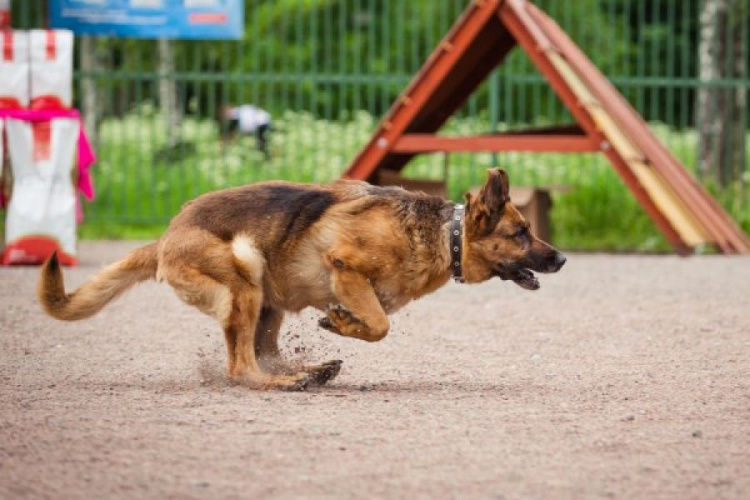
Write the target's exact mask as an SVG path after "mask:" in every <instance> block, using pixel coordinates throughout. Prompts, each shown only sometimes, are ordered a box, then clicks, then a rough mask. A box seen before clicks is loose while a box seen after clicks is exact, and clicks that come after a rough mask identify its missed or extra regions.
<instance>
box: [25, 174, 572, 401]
mask: <svg viewBox="0 0 750 500" xmlns="http://www.w3.org/2000/svg"><path fill="white" fill-rule="evenodd" d="M564 263H565V256H564V255H563V254H561V253H560V252H559V251H557V250H556V249H554V248H553V247H551V246H550V245H548V244H547V243H545V242H543V241H541V240H539V239H538V238H537V237H536V236H535V235H534V234H533V232H532V231H531V229H530V227H529V224H528V222H526V221H525V220H524V218H523V217H522V216H521V214H520V213H519V212H518V210H517V209H516V208H515V207H514V206H513V205H512V204H511V202H510V199H509V195H508V176H507V174H506V173H505V171H503V170H500V169H491V170H488V177H487V181H486V183H485V184H484V186H483V187H482V188H481V190H480V191H479V192H478V193H477V195H471V194H467V195H466V203H465V206H463V205H456V204H454V203H453V202H451V201H446V200H443V199H442V198H440V197H436V196H428V195H426V194H424V193H414V192H409V191H406V190H404V189H401V188H398V187H377V186H373V185H370V184H367V183H365V182H360V181H350V180H340V181H337V182H334V183H333V184H332V185H330V186H320V185H305V184H294V183H290V182H282V181H276V182H264V183H258V184H252V185H249V186H243V187H238V188H231V189H225V190H221V191H216V192H213V193H209V194H206V195H203V196H200V197H199V198H197V199H195V200H193V201H191V202H188V203H186V204H185V206H184V207H183V208H182V210H181V211H180V213H179V214H178V215H177V216H176V217H174V219H172V221H171V223H170V226H169V228H168V229H167V231H166V232H165V233H164V235H163V236H162V237H161V239H159V240H158V241H157V242H154V243H151V244H149V245H146V246H144V247H141V248H139V249H137V250H134V251H133V252H131V253H130V254H129V255H127V256H126V257H125V258H124V259H122V260H120V261H118V262H116V263H114V264H111V265H109V266H108V267H106V268H104V269H103V270H102V271H101V272H99V273H98V274H97V275H95V276H94V277H93V278H92V279H91V280H90V281H88V282H87V283H85V284H84V285H82V286H81V287H80V288H79V289H78V290H76V291H74V292H72V293H66V292H65V286H64V284H63V277H62V272H61V269H60V264H59V262H58V259H57V256H56V255H52V256H51V257H50V258H49V259H48V260H47V262H46V263H45V264H44V266H43V268H42V272H41V279H40V282H39V287H38V296H39V301H40V302H41V304H42V306H43V308H44V310H45V311H46V312H47V313H48V314H49V315H51V316H53V317H55V318H57V319H61V320H79V319H83V318H87V317H89V316H91V315H93V314H95V313H97V312H98V311H99V310H101V309H102V308H103V307H104V306H105V305H106V304H107V303H109V302H110V301H111V300H113V299H114V298H116V297H117V296H119V295H120V294H121V293H123V292H124V291H125V290H127V289H128V288H130V287H131V286H133V285H134V284H136V283H138V282H141V281H144V280H148V279H156V280H157V281H166V282H167V283H169V284H170V285H171V286H172V288H174V290H175V292H176V293H177V296H178V297H179V298H180V299H182V300H183V301H184V302H186V303H188V304H190V305H192V306H195V307H197V308H198V309H199V310H201V311H202V312H203V313H205V314H207V315H209V316H212V317H213V318H215V319H216V320H218V321H219V323H220V324H221V326H222V328H223V329H224V336H225V340H226V347H227V355H228V371H229V376H230V377H231V378H232V379H233V380H236V381H238V382H242V383H244V384H247V385H249V386H250V387H252V388H257V389H286V390H303V389H305V387H307V385H308V384H309V383H314V384H324V383H326V382H327V381H329V380H331V379H332V378H334V377H335V376H336V375H337V374H338V373H339V370H340V368H341V361H329V362H327V363H323V364H320V365H314V366H300V365H294V364H291V363H288V362H285V361H284V360H283V359H282V358H281V355H280V352H279V344H278V337H279V329H280V326H281V322H282V319H283V317H284V313H285V312H286V311H294V312H296V311H300V310H301V309H303V308H305V307H308V306H312V307H314V308H316V309H318V310H320V311H322V312H323V313H324V314H325V316H323V317H322V318H321V319H320V321H319V325H320V326H321V327H322V328H324V329H326V330H329V331H331V332H333V333H335V334H338V335H342V336H345V337H354V338H358V339H362V340H366V341H368V342H375V341H378V340H381V339H382V338H383V337H385V335H386V334H387V333H388V328H389V326H390V325H389V320H388V316H387V314H388V313H391V312H394V311H396V310H398V309H399V308H401V307H402V306H403V305H405V304H406V303H408V302H409V301H411V300H414V299H417V298H419V297H422V296H423V295H426V294H428V293H431V292H433V291H435V290H437V289H438V288H439V287H441V286H443V285H444V284H445V283H446V282H447V281H448V280H449V279H450V278H451V276H454V277H456V278H459V279H460V281H463V282H465V283H480V282H483V281H486V280H489V279H490V278H492V277H500V278H501V279H503V280H511V281H514V282H515V283H516V284H518V285H519V286H521V287H522V288H525V289H528V290H535V289H537V288H539V282H538V281H537V279H536V277H535V276H534V274H533V272H532V271H537V272H541V273H554V272H557V271H559V270H560V268H561V267H562V266H563V264H564Z"/></svg>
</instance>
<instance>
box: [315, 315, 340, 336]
mask: <svg viewBox="0 0 750 500" xmlns="http://www.w3.org/2000/svg"><path fill="white" fill-rule="evenodd" d="M318 326H319V327H321V328H323V329H324V330H328V331H329V332H333V333H338V334H339V335H340V334H341V332H340V331H338V329H337V328H336V326H335V325H334V324H333V321H331V318H329V317H328V316H323V317H322V318H320V319H319V320H318Z"/></svg>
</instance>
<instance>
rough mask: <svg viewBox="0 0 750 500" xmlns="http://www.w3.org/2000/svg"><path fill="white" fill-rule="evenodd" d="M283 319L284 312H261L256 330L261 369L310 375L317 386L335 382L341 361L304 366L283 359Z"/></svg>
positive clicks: (258, 358) (256, 345)
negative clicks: (280, 346)
mask: <svg viewBox="0 0 750 500" xmlns="http://www.w3.org/2000/svg"><path fill="white" fill-rule="evenodd" d="M283 318H284V313H283V311H281V310H280V309H275V308H273V307H270V306H264V307H263V309H262V310H261V312H260V318H259V319H258V324H257V327H256V328H255V355H256V358H257V360H258V364H259V365H260V367H261V369H262V370H267V371H269V372H272V373H280V374H286V375H293V374H296V373H299V372H304V373H308V374H309V375H310V381H311V382H313V383H315V384H317V385H323V384H325V383H327V382H329V381H331V380H333V379H334V378H335V377H336V376H337V375H338V374H339V372H340V371H341V361H340V360H333V361H326V362H325V363H321V364H319V365H302V364H298V363H290V362H288V361H285V360H284V359H283V358H282V357H281V351H280V350H279V331H280V330H281V323H282V320H283Z"/></svg>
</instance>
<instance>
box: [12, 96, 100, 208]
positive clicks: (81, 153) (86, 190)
mask: <svg viewBox="0 0 750 500" xmlns="http://www.w3.org/2000/svg"><path fill="white" fill-rule="evenodd" d="M2 118H14V119H16V120H24V121H27V122H41V121H46V120H52V119H53V118H75V119H77V120H79V121H80V120H81V113H79V112H78V110H77V109H44V110H33V109H0V119H2ZM94 163H96V154H95V153H94V148H92V147H91V142H89V138H88V136H87V135H86V130H85V129H84V128H83V122H81V127H80V132H79V134H78V190H79V191H80V192H81V194H83V196H84V197H85V198H86V199H87V200H89V201H91V200H93V199H94V198H95V197H96V192H95V191H94V181H93V180H92V179H91V172H90V168H91V165H93V164H94ZM76 201H77V202H78V203H77V205H76V214H77V219H78V222H81V221H83V209H82V208H81V203H80V200H78V198H77V197H76Z"/></svg>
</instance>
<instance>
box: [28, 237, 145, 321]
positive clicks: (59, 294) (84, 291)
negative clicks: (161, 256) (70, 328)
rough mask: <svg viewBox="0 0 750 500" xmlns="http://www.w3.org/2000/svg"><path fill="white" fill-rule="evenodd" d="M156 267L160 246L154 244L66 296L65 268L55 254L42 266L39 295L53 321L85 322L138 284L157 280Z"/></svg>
mask: <svg viewBox="0 0 750 500" xmlns="http://www.w3.org/2000/svg"><path fill="white" fill-rule="evenodd" d="M157 267H158V257H157V243H151V244H149V245H146V246H144V247H141V248H138V249H136V250H134V251H132V252H130V253H129V254H128V255H127V256H126V257H125V258H124V259H122V260H120V261H118V262H115V263H114V264H110V265H109V266H107V267H105V268H104V269H102V270H101V272H99V274H97V275H96V276H94V277H93V278H91V279H90V280H89V281H88V282H86V283H84V284H83V285H82V286H81V287H80V288H79V289H78V290H76V291H74V292H71V293H65V284H64V282H63V275H62V269H61V268H60V262H59V260H58V259H57V254H56V253H55V254H52V256H51V257H50V258H49V259H47V262H45V263H44V266H43V267H42V275H41V277H40V279H39V286H38V287H37V296H38V298H39V302H40V303H41V304H42V307H43V308H44V310H45V311H46V312H47V314H49V315H50V316H52V317H53V318H57V319H61V320H65V321H74V320H78V319H84V318H88V317H89V316H93V315H94V314H96V313H97V312H99V311H100V310H101V309H102V308H103V307H104V306H105V305H107V304H108V303H109V302H111V301H112V300H114V299H115V298H117V297H118V296H120V295H121V294H122V293H123V292H124V291H126V290H127V289H128V288H130V287H131V286H133V285H135V284H136V283H140V282H141V281H145V280H148V279H154V278H155V277H156V269H157Z"/></svg>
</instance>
